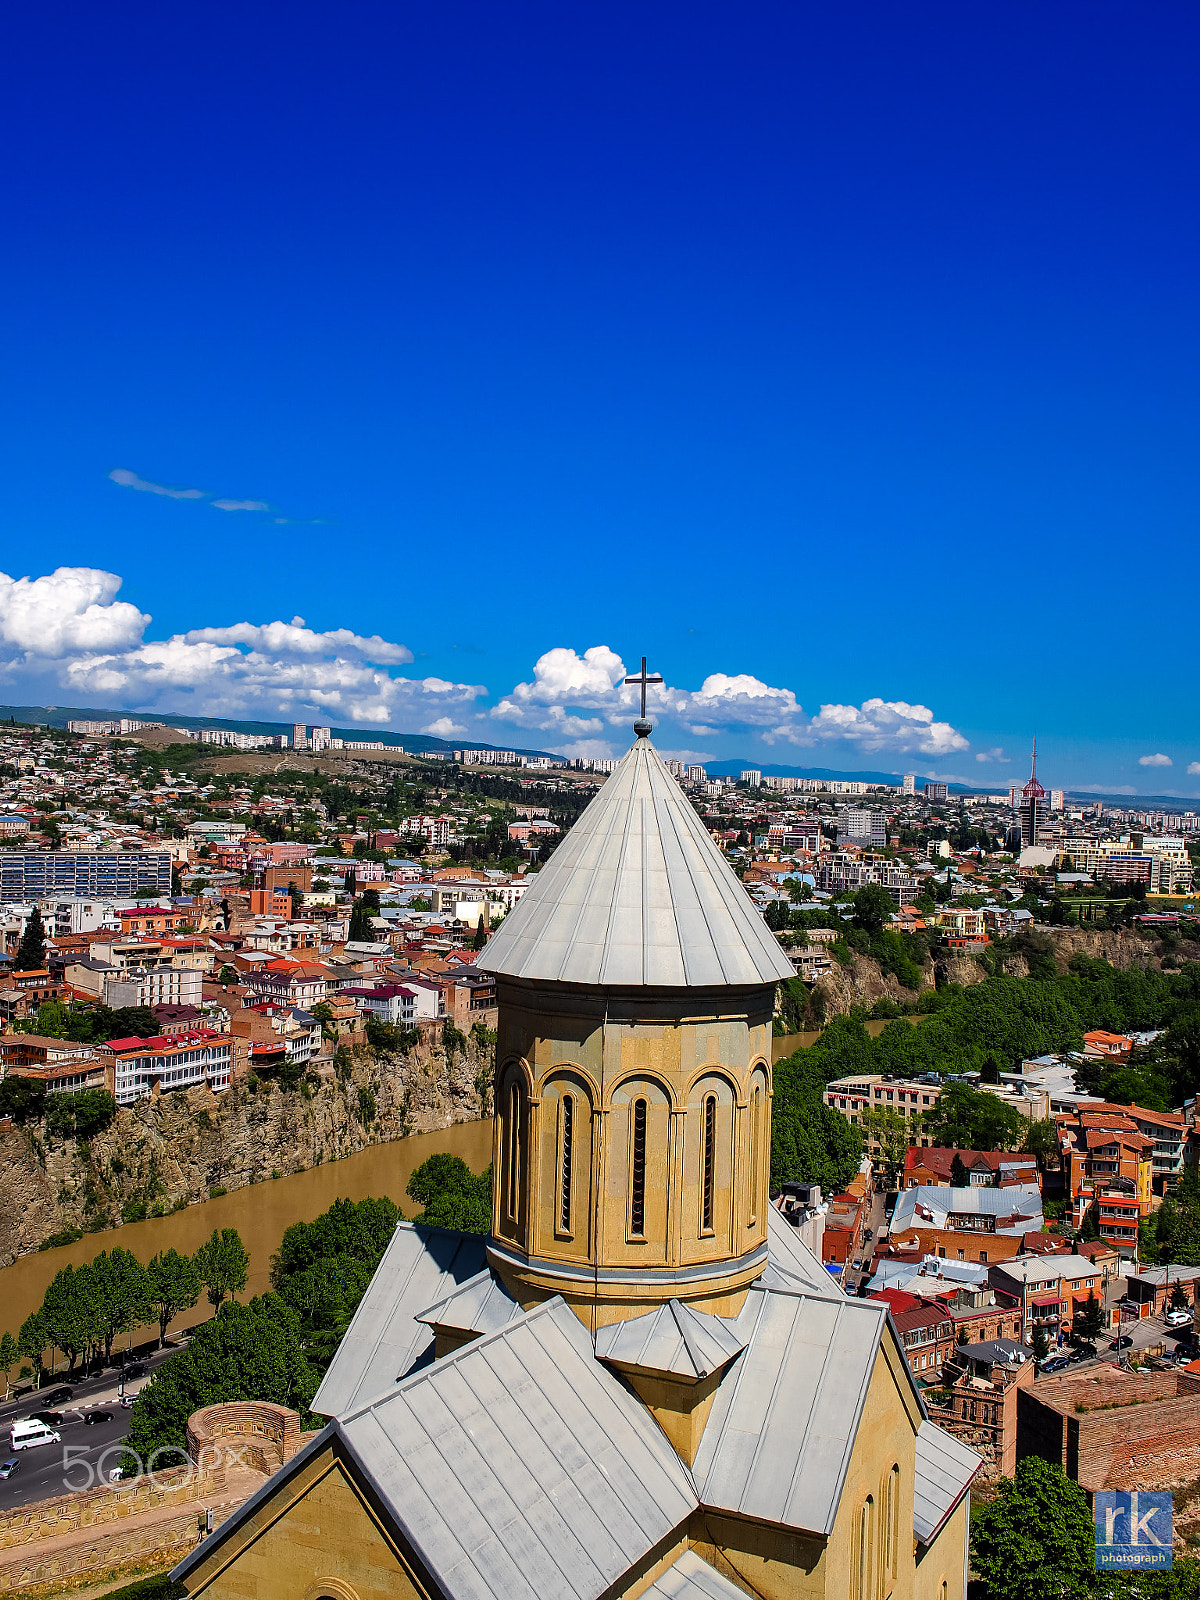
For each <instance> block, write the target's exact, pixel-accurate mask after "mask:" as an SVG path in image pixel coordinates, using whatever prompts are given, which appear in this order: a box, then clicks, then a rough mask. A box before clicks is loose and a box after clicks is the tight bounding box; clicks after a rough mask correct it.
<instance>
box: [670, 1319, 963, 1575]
mask: <svg viewBox="0 0 1200 1600" xmlns="http://www.w3.org/2000/svg"><path fill="white" fill-rule="evenodd" d="M919 1422H920V1413H919V1410H918V1407H917V1404H916V1401H915V1399H914V1398H913V1396H912V1391H911V1388H910V1387H909V1384H908V1381H907V1379H906V1378H905V1377H904V1376H903V1374H902V1372H901V1370H900V1357H899V1355H898V1353H897V1352H896V1351H895V1350H894V1349H893V1348H892V1341H891V1340H890V1339H887V1338H885V1340H884V1342H883V1345H882V1347H881V1349H880V1352H879V1354H878V1356H877V1357H876V1361H875V1368H874V1371H873V1372H872V1375H871V1383H870V1386H869V1388H868V1391H867V1399H866V1404H865V1407H864V1410H863V1416H862V1421H861V1423H860V1425H859V1430H858V1435H857V1438H856V1441H855V1445H854V1449H853V1451H852V1453H851V1457H850V1464H849V1466H848V1468H847V1472H846V1482H845V1487H844V1489H843V1491H842V1497H841V1503H840V1505H839V1507H838V1512H837V1516H836V1518H835V1520H834V1525H833V1531H832V1532H831V1533H830V1535H829V1538H828V1540H822V1539H816V1538H807V1537H805V1536H803V1535H799V1534H793V1533H789V1532H788V1531H787V1530H785V1529H783V1528H778V1527H770V1526H767V1525H764V1524H762V1523H757V1522H752V1521H750V1520H748V1519H746V1518H742V1517H731V1516H724V1515H719V1514H717V1513H714V1512H711V1511H707V1512H700V1513H697V1515H696V1516H694V1517H693V1519H692V1526H691V1530H690V1541H689V1542H690V1543H691V1544H692V1546H693V1547H694V1548H695V1550H696V1551H697V1553H698V1554H699V1555H701V1556H703V1557H704V1559H705V1560H706V1561H708V1562H709V1564H710V1565H711V1566H714V1567H716V1569H717V1570H718V1571H719V1572H722V1573H724V1575H725V1576H726V1577H728V1578H730V1579H731V1580H733V1581H734V1582H737V1583H738V1584H739V1587H741V1588H743V1589H745V1590H746V1592H747V1593H748V1594H753V1595H757V1596H760V1597H761V1600H889V1597H891V1600H965V1597H964V1595H963V1571H964V1568H963V1552H964V1548H965V1543H966V1528H967V1507H966V1505H965V1503H964V1504H962V1505H960V1506H959V1507H958V1508H957V1510H956V1511H955V1512H954V1514H953V1516H952V1517H951V1518H950V1520H949V1522H948V1523H947V1525H946V1527H945V1528H944V1529H943V1530H942V1532H941V1534H940V1535H939V1536H938V1538H937V1539H936V1540H935V1541H934V1543H933V1544H932V1545H931V1546H930V1547H929V1548H928V1549H927V1550H923V1551H922V1550H920V1549H919V1548H918V1547H917V1546H916V1542H915V1540H914V1538H913V1529H912V1511H913V1489H914V1474H915V1464H916V1431H917V1426H918V1424H919ZM897 1469H898V1475H897V1477H896V1478H895V1479H891V1474H892V1473H893V1471H896V1470H897ZM889 1480H891V1482H890V1493H891V1494H892V1495H893V1496H894V1497H895V1498H894V1499H891V1500H889ZM889 1506H890V1507H891V1510H892V1514H893V1517H894V1521H893V1524H892V1536H891V1538H890V1539H889V1537H888V1529H887V1520H888V1514H889ZM864 1508H865V1509H866V1512H867V1539H866V1564H865V1569H864V1568H863V1566H862V1564H861V1562H860V1559H859V1552H860V1549H861V1545H860V1534H861V1531H862V1520H861V1519H862V1515H863V1511H864ZM918 1554H919V1555H920V1558H921V1559H920V1561H919V1562H918V1559H917V1557H918ZM943 1582H944V1583H945V1584H946V1588H945V1590H943V1589H942V1584H943Z"/></svg>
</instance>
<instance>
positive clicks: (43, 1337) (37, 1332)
mask: <svg viewBox="0 0 1200 1600" xmlns="http://www.w3.org/2000/svg"><path fill="white" fill-rule="evenodd" d="M51 1344H52V1340H51V1338H50V1331H49V1329H48V1328H47V1327H46V1319H45V1318H44V1317H43V1316H42V1313H41V1312H40V1311H31V1312H30V1314H29V1315H28V1316H27V1317H26V1318H25V1321H24V1322H23V1323H22V1324H21V1327H20V1330H19V1331H18V1333H17V1349H18V1351H19V1352H20V1354H21V1355H23V1356H26V1357H27V1358H28V1359H29V1360H30V1361H32V1362H33V1368H34V1371H35V1373H36V1374H37V1381H38V1383H39V1384H40V1383H41V1381H42V1356H43V1354H44V1352H45V1351H46V1350H48V1349H49V1348H50V1346H51Z"/></svg>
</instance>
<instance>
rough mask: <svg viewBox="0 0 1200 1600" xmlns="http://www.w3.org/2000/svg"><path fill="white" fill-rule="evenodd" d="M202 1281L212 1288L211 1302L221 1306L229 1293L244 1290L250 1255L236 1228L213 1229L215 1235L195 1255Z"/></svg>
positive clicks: (209, 1292)
mask: <svg viewBox="0 0 1200 1600" xmlns="http://www.w3.org/2000/svg"><path fill="white" fill-rule="evenodd" d="M194 1260H195V1263H196V1272H197V1273H198V1275H199V1278H200V1282H201V1283H202V1284H203V1285H204V1287H205V1289H206V1290H207V1291H208V1303H209V1305H212V1306H220V1304H221V1301H222V1300H224V1298H225V1296H226V1295H227V1294H229V1295H235V1294H240V1293H241V1292H242V1290H243V1289H244V1288H245V1287H246V1274H247V1272H248V1270H249V1267H250V1257H249V1256H248V1255H247V1254H246V1247H245V1245H244V1244H243V1243H242V1236H241V1234H240V1233H239V1232H238V1231H237V1229H236V1228H222V1229H221V1230H220V1231H219V1232H218V1231H217V1229H216V1228H214V1229H213V1231H212V1235H211V1237H210V1238H209V1239H208V1240H207V1241H206V1242H205V1243H204V1244H202V1245H201V1246H200V1248H199V1250H197V1251H196V1254H195V1257H194Z"/></svg>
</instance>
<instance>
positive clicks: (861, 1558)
mask: <svg viewBox="0 0 1200 1600" xmlns="http://www.w3.org/2000/svg"><path fill="white" fill-rule="evenodd" d="M874 1518H875V1502H874V1500H872V1498H871V1496H870V1495H868V1496H867V1498H866V1499H865V1500H864V1501H863V1503H862V1506H861V1507H860V1509H859V1513H858V1528H857V1530H856V1532H857V1538H856V1539H855V1541H854V1579H853V1584H852V1587H851V1590H850V1593H851V1595H852V1596H853V1600H872V1589H871V1565H872V1557H873V1555H874V1551H873V1549H872V1543H873V1540H874V1534H875V1528H874Z"/></svg>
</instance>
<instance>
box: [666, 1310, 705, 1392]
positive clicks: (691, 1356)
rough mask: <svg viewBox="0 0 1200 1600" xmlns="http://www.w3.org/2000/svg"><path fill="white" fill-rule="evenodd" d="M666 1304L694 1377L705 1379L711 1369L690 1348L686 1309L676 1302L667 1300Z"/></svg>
mask: <svg viewBox="0 0 1200 1600" xmlns="http://www.w3.org/2000/svg"><path fill="white" fill-rule="evenodd" d="M667 1304H668V1305H669V1306H670V1308H671V1315H672V1317H673V1318H674V1319H675V1326H676V1327H677V1328H678V1329H679V1337H680V1338H681V1339H682V1340H683V1348H684V1349H685V1350H686V1351H687V1353H688V1360H689V1361H690V1362H691V1363H692V1367H693V1369H694V1370H695V1373H696V1376H697V1377H698V1378H707V1377H708V1375H709V1373H710V1372H711V1371H712V1370H713V1369H712V1367H710V1366H708V1365H706V1363H705V1362H704V1360H703V1358H702V1357H701V1356H699V1355H698V1354H697V1353H696V1351H695V1350H694V1349H693V1347H692V1341H691V1340H690V1339H689V1338H688V1330H687V1327H686V1325H685V1324H686V1320H688V1317H687V1313H688V1308H687V1307H686V1306H685V1305H683V1304H682V1303H681V1302H680V1301H678V1300H668V1302H667Z"/></svg>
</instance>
